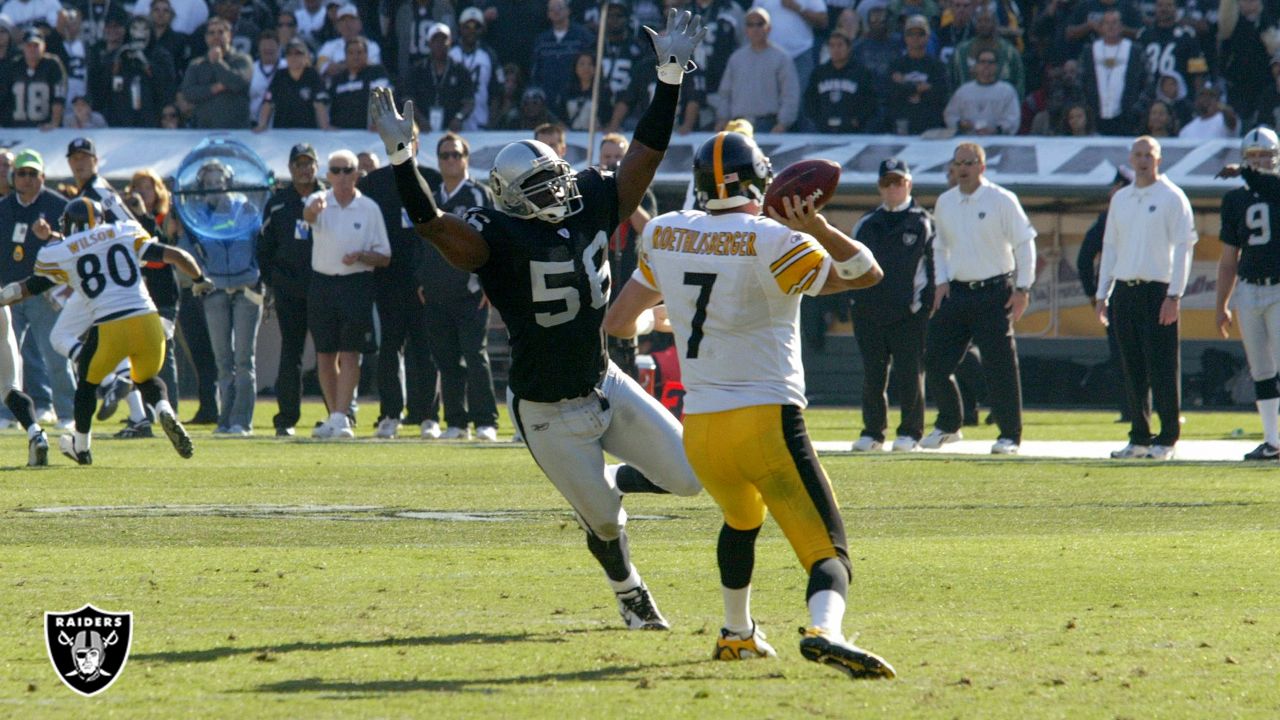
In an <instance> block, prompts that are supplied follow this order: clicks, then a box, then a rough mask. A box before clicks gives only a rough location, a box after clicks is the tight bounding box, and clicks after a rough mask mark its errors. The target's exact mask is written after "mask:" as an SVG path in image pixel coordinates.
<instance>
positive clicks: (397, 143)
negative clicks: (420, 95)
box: [369, 88, 417, 165]
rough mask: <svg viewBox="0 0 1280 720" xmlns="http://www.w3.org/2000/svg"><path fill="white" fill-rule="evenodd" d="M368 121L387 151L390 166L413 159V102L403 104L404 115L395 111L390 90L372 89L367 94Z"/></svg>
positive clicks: (393, 97) (394, 101) (414, 138)
mask: <svg viewBox="0 0 1280 720" xmlns="http://www.w3.org/2000/svg"><path fill="white" fill-rule="evenodd" d="M369 120H370V122H372V123H373V129H374V130H375V131H377V133H378V136H379V137H381V138H382V145H383V146H384V147H385V148H386V149H387V160H388V161H389V162H390V163H391V164H392V165H399V164H400V163H402V162H404V161H406V160H409V159H411V158H412V157H413V142H414V140H416V139H417V137H416V136H415V135H414V132H413V101H412V100H409V101H407V102H405V104H404V115H403V116H402V115H401V114H400V112H399V111H397V110H396V99H395V96H394V95H392V93H391V88H373V89H372V90H371V91H370V92H369Z"/></svg>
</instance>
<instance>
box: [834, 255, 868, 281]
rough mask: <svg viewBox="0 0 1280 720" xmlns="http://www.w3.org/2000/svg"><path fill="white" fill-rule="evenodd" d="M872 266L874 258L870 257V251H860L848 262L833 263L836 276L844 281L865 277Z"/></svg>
mask: <svg viewBox="0 0 1280 720" xmlns="http://www.w3.org/2000/svg"><path fill="white" fill-rule="evenodd" d="M873 265H875V258H873V257H872V256H871V251H870V250H862V251H860V252H858V253H856V254H855V255H854V256H853V257H851V258H849V259H848V260H842V261H840V262H838V263H835V267H836V274H837V275H839V276H840V277H842V278H844V279H845V280H853V279H854V278H859V277H862V276H863V275H865V274H866V273H867V271H868V270H870V269H871V267H872V266H873Z"/></svg>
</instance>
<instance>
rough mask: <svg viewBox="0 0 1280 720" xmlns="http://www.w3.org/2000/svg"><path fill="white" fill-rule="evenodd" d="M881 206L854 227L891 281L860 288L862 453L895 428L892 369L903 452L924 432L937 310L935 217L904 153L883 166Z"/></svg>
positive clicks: (856, 313) (856, 304)
mask: <svg viewBox="0 0 1280 720" xmlns="http://www.w3.org/2000/svg"><path fill="white" fill-rule="evenodd" d="M879 189H880V201H881V204H880V207H878V208H876V209H875V210H872V211H871V212H870V213H867V214H866V215H864V216H863V217H862V219H861V220H859V221H858V224H857V225H855V226H854V228H853V233H852V234H853V238H854V239H855V240H858V241H859V242H861V243H862V244H864V245H866V246H867V247H868V248H869V249H870V250H871V253H872V254H873V255H875V257H876V260H877V261H878V262H879V263H880V267H881V269H882V270H884V279H883V280H881V281H880V282H879V283H877V284H876V285H873V286H871V287H869V288H863V289H861V290H854V291H853V327H854V338H855V339H856V340H857V341H858V350H859V351H860V352H861V353H862V365H863V376H862V436H861V437H859V438H858V440H857V442H855V443H854V444H853V449H854V450H855V451H868V450H879V449H880V448H881V447H883V445H884V437H885V436H884V433H885V429H886V428H887V426H888V394H887V390H888V384H889V372H890V370H889V368H890V365H892V367H893V380H894V384H895V385H896V386H897V388H898V392H899V394H900V404H901V406H902V421H901V422H900V423H899V425H898V436H897V438H896V439H895V440H894V441H893V449H894V451H896V452H911V451H913V450H916V449H918V447H919V443H920V439H921V438H922V437H923V436H924V365H923V363H924V339H925V328H926V327H927V326H928V322H929V314H930V311H931V310H932V309H933V292H934V268H933V241H934V225H933V217H932V216H930V215H929V212H928V211H927V210H925V209H924V208H922V207H920V206H919V205H917V204H916V201H915V200H914V199H913V198H912V197H911V170H910V168H908V167H907V164H906V163H905V162H903V161H902V160H899V159H898V158H889V159H887V160H885V161H884V162H882V163H880V182H879Z"/></svg>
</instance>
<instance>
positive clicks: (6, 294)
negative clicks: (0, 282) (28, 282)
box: [0, 282, 22, 305]
mask: <svg viewBox="0 0 1280 720" xmlns="http://www.w3.org/2000/svg"><path fill="white" fill-rule="evenodd" d="M21 299H22V283H20V282H11V283H9V284H8V285H5V286H4V287H3V288H0V305H12V304H14V303H16V302H18V301H19V300H21Z"/></svg>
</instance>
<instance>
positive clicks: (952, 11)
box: [938, 0, 978, 67]
mask: <svg viewBox="0 0 1280 720" xmlns="http://www.w3.org/2000/svg"><path fill="white" fill-rule="evenodd" d="M977 4H978V3H977V0H951V3H950V7H949V8H947V9H944V10H943V12H942V22H941V24H940V25H939V27H938V59H939V60H941V61H942V62H943V63H944V64H946V65H947V66H948V67H950V66H951V62H952V60H954V58H955V54H956V48H957V47H959V46H960V43H962V42H964V41H966V40H968V39H969V38H971V37H973V9H974V7H975V6H976V5H977Z"/></svg>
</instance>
